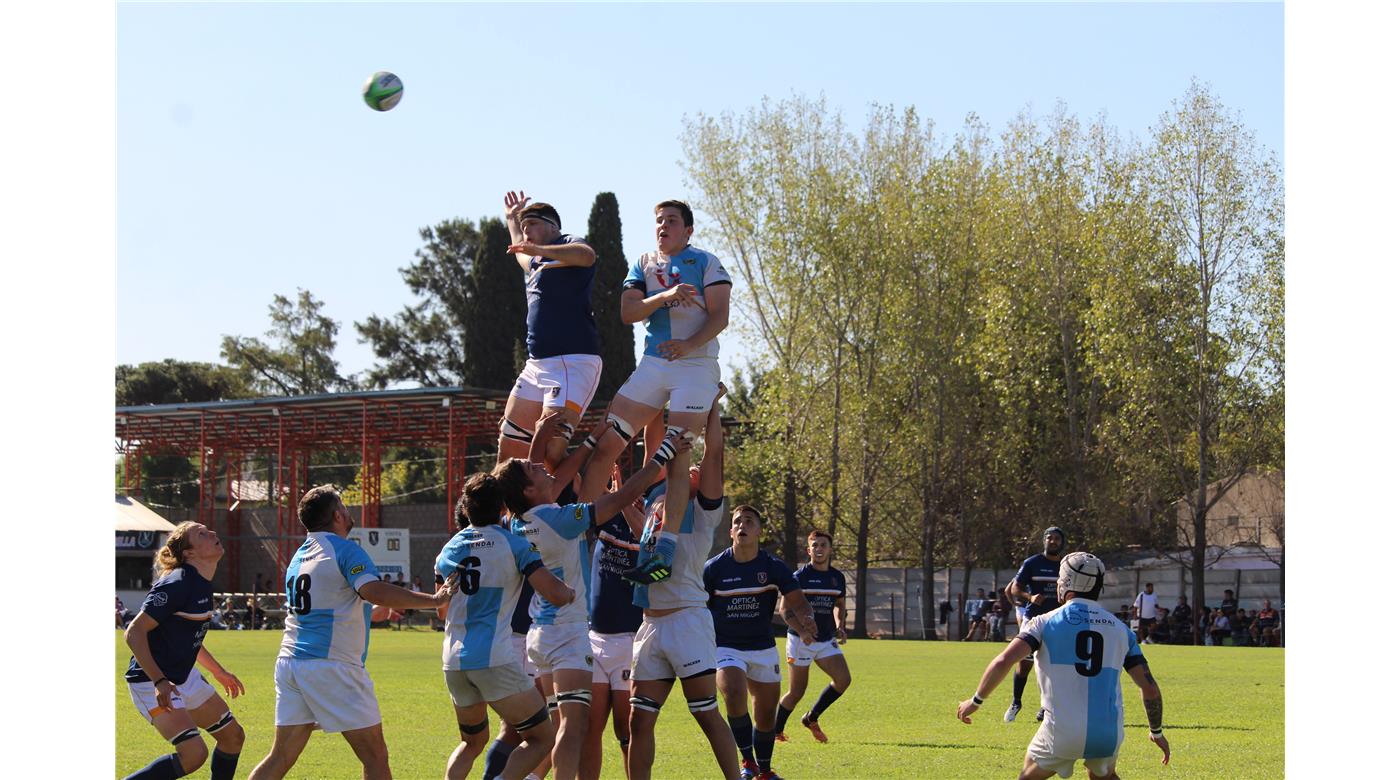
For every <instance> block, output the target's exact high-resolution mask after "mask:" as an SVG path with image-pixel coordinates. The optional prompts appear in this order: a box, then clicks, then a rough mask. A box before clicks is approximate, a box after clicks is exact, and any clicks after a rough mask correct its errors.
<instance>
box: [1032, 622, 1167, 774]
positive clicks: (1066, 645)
mask: <svg viewBox="0 0 1400 780" xmlns="http://www.w3.org/2000/svg"><path fill="white" fill-rule="evenodd" d="M1017 639H1020V640H1022V641H1024V642H1025V643H1026V644H1028V645H1030V646H1031V649H1032V650H1033V651H1035V676H1036V682H1037V683H1039V684H1040V693H1041V696H1040V699H1041V705H1042V706H1043V707H1044V708H1045V722H1044V723H1043V724H1042V725H1041V729H1040V732H1039V733H1038V734H1037V735H1036V740H1037V741H1038V742H1042V743H1045V744H1044V745H1043V748H1044V751H1045V752H1046V753H1047V754H1050V755H1054V756H1056V757H1058V758H1062V759H1070V758H1084V759H1095V758H1108V757H1110V756H1113V755H1116V754H1117V752H1118V746H1119V744H1121V743H1122V742H1123V689H1122V687H1121V685H1120V683H1119V675H1120V673H1121V672H1122V670H1124V669H1131V668H1132V667H1134V666H1136V665H1138V664H1141V663H1145V662H1146V659H1144V658H1143V655H1142V649H1141V648H1139V647H1138V643H1137V637H1136V636H1135V635H1134V634H1133V632H1132V631H1131V630H1129V628H1128V627H1127V626H1126V625H1124V624H1123V621H1121V620H1119V619H1118V618H1117V617H1115V616H1114V615H1113V613H1112V612H1109V611H1108V610H1106V609H1104V608H1103V607H1101V606H1099V604H1098V603H1097V602H1095V601H1091V600H1089V599H1085V598H1074V599H1070V601H1069V602H1068V603H1067V604H1065V605H1064V606H1062V607H1060V608H1059V609H1056V610H1055V611H1053V612H1047V613H1046V614H1044V615H1037V616H1036V617H1034V618H1031V619H1030V620H1029V621H1027V622H1026V624H1025V626H1024V627H1023V628H1022V629H1021V633H1020V634H1019V635H1018V636H1017ZM1042 766H1045V765H1044V764H1042ZM1047 768H1048V767H1047Z"/></svg>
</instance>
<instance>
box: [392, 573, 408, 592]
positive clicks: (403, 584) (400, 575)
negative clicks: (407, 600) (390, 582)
mask: <svg viewBox="0 0 1400 780" xmlns="http://www.w3.org/2000/svg"><path fill="white" fill-rule="evenodd" d="M394 584H395V585H397V586H399V587H400V588H403V589H404V590H408V581H407V580H405V579H404V578H403V572H399V573H398V575H397V579H395V580H394Z"/></svg>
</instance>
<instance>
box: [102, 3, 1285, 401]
mask: <svg viewBox="0 0 1400 780" xmlns="http://www.w3.org/2000/svg"><path fill="white" fill-rule="evenodd" d="M116 21H117V30H116V31H117V39H116V43H117V95H116V97H117V147H116V152H117V197H116V204H117V269H116V270H117V351H116V358H117V361H118V362H121V363H134V362H141V361H146V360H158V359H161V358H166V357H173V358H179V359H185V360H209V361H213V360H217V359H218V348H219V342H220V337H221V336H222V335H223V334H239V335H260V334H262V332H263V331H265V330H266V328H267V306H268V303H269V302H270V301H271V299H272V296H273V295H274V294H277V293H281V294H285V295H288V296H289V297H290V296H292V295H293V293H294V292H295V290H296V289H297V288H298V287H303V288H307V289H310V290H312V291H313V293H314V294H315V295H316V296H317V297H318V298H320V299H321V300H323V301H324V302H325V311H326V313H328V314H329V315H330V316H332V317H333V318H335V319H337V320H339V321H340V323H341V327H342V330H341V334H340V345H339V347H338V350H337V357H338V358H339V359H340V361H341V364H342V370H344V371H346V372H357V371H362V370H364V369H365V368H367V367H368V366H369V365H370V364H371V363H372V361H373V356H372V354H371V353H370V351H369V348H368V346H367V345H362V344H359V343H357V339H356V336H355V333H354V330H353V327H352V323H353V322H354V321H356V320H363V319H364V318H365V317H367V316H368V315H370V314H371V313H375V314H380V315H390V314H392V313H393V312H395V311H398V310H399V309H400V308H401V307H402V306H404V305H405V304H407V303H409V302H411V300H412V299H411V296H410V294H409V292H408V289H407V287H406V286H405V285H404V284H403V282H402V280H401V277H400V276H399V272H398V269H399V268H400V267H402V266H404V265H406V264H408V263H409V262H411V260H412V257H413V251H414V250H415V249H416V248H418V247H419V246H421V240H420V239H419V237H418V229H419V228H420V227H422V226H426V225H430V224H435V223H437V222H438V221H440V220H443V219H446V218H449V217H466V218H469V219H472V220H476V219H479V218H481V217H483V216H490V215H497V214H499V213H500V210H501V197H502V195H503V193H504V192H505V191H506V190H507V189H524V190H525V191H526V192H527V193H529V194H530V195H532V196H534V197H535V198H536V199H543V200H548V201H550V202H552V203H554V204H555V205H556V206H557V207H558V208H559V210H560V212H561V214H562V215H563V218H564V222H565V225H564V227H565V229H566V230H573V231H577V232H579V233H582V232H584V231H585V228H586V219H587V214H588V210H589V207H590V206H591V204H592V201H593V198H594V196H595V195H596V194H597V193H598V192H601V191H612V192H614V193H616V194H617V196H618V200H619V203H620V206H621V210H622V214H621V216H622V222H623V229H624V248H625V250H626V252H627V254H628V256H629V259H631V258H635V257H636V256H637V255H638V254H640V253H641V252H643V251H646V250H648V249H651V248H652V246H653V245H652V236H651V232H650V225H649V221H650V212H649V207H650V206H651V204H653V203H655V202H656V201H658V200H661V199H663V198H667V197H675V196H677V195H679V196H680V197H687V196H689V195H690V193H689V191H688V190H687V188H686V186H685V184H684V180H683V174H682V171H681V168H680V165H679V162H680V158H681V147H680V143H679V141H678V137H679V135H680V134H681V131H682V127H683V120H684V118H685V117H686V116H695V115H697V114H700V113H706V114H715V113H721V112H726V111H734V112H742V111H744V110H746V109H748V108H750V107H752V106H755V105H757V104H758V103H759V102H760V101H761V100H762V99H763V98H764V97H765V96H771V97H778V98H781V97H786V96H789V95H793V94H801V95H806V96H810V97H816V96H820V95H825V96H826V98H827V100H828V102H829V104H830V105H832V106H834V107H836V108H838V109H839V110H841V111H842V112H843V114H844V115H845V116H846V118H847V120H848V121H849V122H852V123H854V124H860V123H862V122H863V120H864V116H865V113H866V111H867V109H868V107H869V106H870V105H871V104H872V103H882V104H892V105H895V106H898V107H903V106H909V105H912V106H914V107H915V108H916V109H917V110H918V111H919V113H920V114H921V115H922V116H924V117H925V118H929V119H933V120H934V121H935V122H936V123H937V124H938V125H939V126H940V127H941V128H942V129H943V130H944V131H947V132H950V133H951V132H953V131H955V130H956V129H957V127H958V126H959V125H960V124H961V122H962V120H963V117H964V116H965V115H966V114H967V113H969V112H976V113H977V114H979V115H980V116H981V117H982V118H983V119H984V120H985V121H986V122H988V123H989V124H990V126H991V127H992V128H993V130H994V131H999V130H1000V129H1001V128H1003V127H1004V126H1005V124H1006V122H1007V120H1008V119H1010V118H1011V117H1012V116H1014V115H1015V114H1016V113H1017V112H1019V111H1021V110H1023V109H1026V108H1029V109H1030V110H1032V111H1034V112H1036V113H1041V114H1043V113H1046V112H1048V111H1049V110H1050V109H1051V108H1052V107H1053V106H1054V104H1055V102H1056V101H1057V100H1063V101H1065V102H1066V104H1067V105H1068V106H1069V108H1070V109H1071V111H1073V112H1074V113H1076V114H1078V115H1080V116H1081V117H1084V118H1086V119H1087V118H1090V117H1092V116H1093V115H1096V114H1098V113H1100V112H1103V113H1104V114H1105V115H1106V116H1107V118H1108V120H1109V122H1110V123H1111V124H1113V125H1115V126H1117V127H1118V128H1119V129H1120V130H1122V131H1124V132H1127V133H1134V134H1137V135H1139V136H1142V135H1144V134H1145V133H1146V131H1147V129H1148V128H1149V127H1150V125H1151V124H1152V123H1153V121H1154V120H1155V119H1156V118H1157V117H1158V116H1159V115H1160V114H1161V113H1162V112H1163V111H1165V110H1166V109H1167V107H1168V106H1169V104H1170V102H1171V100H1172V99H1173V98H1175V97H1177V96H1179V95H1181V94H1182V93H1183V92H1184V91H1185V90H1186V88H1187V86H1188V84H1189V82H1190V80H1191V78H1192V77H1196V78H1199V79H1201V80H1203V81H1205V82H1207V83H1208V84H1209V85H1210V86H1211V87H1212V88H1213V89H1214V90H1215V91H1216V93H1217V94H1218V95H1219V96H1220V97H1221V98H1222V100H1223V101H1224V102H1225V103H1226V105H1228V106H1229V107H1231V108H1233V109H1236V110H1238V111H1239V112H1240V113H1241V115H1242V118H1243V120H1244V122H1245V124H1246V125H1247V126H1249V127H1251V128H1252V129H1254V131H1255V132H1256V133H1257V134H1258V138H1259V140H1260V141H1261V142H1262V143H1263V144H1264V145H1265V146H1267V147H1268V148H1270V149H1272V150H1274V151H1275V152H1277V153H1278V154H1279V155H1280V157H1281V156H1282V150H1283V66H1284V61H1283V11H1282V6H1281V5H1278V4H1257V3H1255V4H1237V5H1213V4H1147V5H1121V4H1120V5H1097V4H1068V5H1064V4H1043V3H1042V4H1029V5H1023V4H1014V5H1013V4H991V5H913V4H881V5H864V6H856V5H846V4H821V5H817V4H771V5H759V6H752V5H668V6H661V5H642V4H625V5H582V4H580V5H552V4H512V5H496V4H464V5H453V4H415V5H381V4H358V5H344V4H334V5H321V4H296V5H292V4H272V3H268V4H218V5H165V4H131V3H127V4H119V5H118V7H117V14H116ZM376 70H391V71H394V72H395V73H397V74H398V75H399V76H400V77H401V78H402V79H403V81H404V83H405V93H404V98H403V102H402V103H401V104H400V105H399V106H398V107H397V108H395V109H394V110H393V111H391V112H388V113H384V114H380V113H376V112H374V111H371V110H370V109H368V108H367V107H366V106H365V105H364V104H363V103H361V102H360V100H359V87H360V84H361V83H362V82H363V81H364V79H365V78H366V77H367V76H368V75H369V74H370V73H372V72H374V71H376ZM695 243H696V245H697V246H701V247H705V246H707V242H706V240H705V229H704V223H703V217H702V222H701V226H700V230H699V231H698V232H697V235H696V239H695ZM711 243H712V244H717V243H718V242H711ZM502 262H509V260H508V259H507V258H502ZM598 314H599V316H615V314H614V313H612V312H599V313H598ZM721 338H722V339H723V341H722V350H723V351H722V357H721V362H722V364H726V365H728V364H731V363H738V362H740V361H741V359H742V356H743V354H744V352H745V347H744V346H743V345H741V344H740V343H738V338H737V336H735V335H733V334H727V335H725V336H722V337H721ZM637 343H638V344H639V345H640V343H641V339H640V337H639V338H638V339H637ZM728 373H729V372H728V370H726V375H728Z"/></svg>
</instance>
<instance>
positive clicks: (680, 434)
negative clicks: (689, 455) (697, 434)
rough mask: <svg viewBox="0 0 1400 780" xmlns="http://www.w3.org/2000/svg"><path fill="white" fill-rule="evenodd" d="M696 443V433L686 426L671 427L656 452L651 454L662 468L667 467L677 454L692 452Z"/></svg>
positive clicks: (653, 459)
mask: <svg viewBox="0 0 1400 780" xmlns="http://www.w3.org/2000/svg"><path fill="white" fill-rule="evenodd" d="M693 443H694V434H692V433H690V432H689V431H687V430H685V429H684V428H676V427H670V428H667V429H666V436H665V437H664V438H662V439H661V445H660V446H658V447H657V448H656V454H655V455H652V456H651V459H652V461H654V462H655V463H656V465H658V466H660V467H661V468H663V469H664V468H666V464H667V463H670V462H671V461H672V460H673V459H674V458H675V457H676V456H677V455H679V454H680V453H682V452H690V448H691V445H692V444H693Z"/></svg>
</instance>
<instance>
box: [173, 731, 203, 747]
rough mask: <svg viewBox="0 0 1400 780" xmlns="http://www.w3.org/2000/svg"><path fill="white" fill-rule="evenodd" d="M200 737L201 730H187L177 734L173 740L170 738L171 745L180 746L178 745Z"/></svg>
mask: <svg viewBox="0 0 1400 780" xmlns="http://www.w3.org/2000/svg"><path fill="white" fill-rule="evenodd" d="M198 736H199V729H185V730H184V731H182V732H180V733H179V734H176V735H175V736H173V737H171V738H170V744H172V745H178V744H180V743H181V742H184V741H185V740H189V739H195V738H196V737H198Z"/></svg>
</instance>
